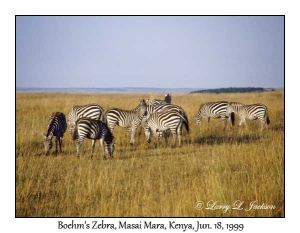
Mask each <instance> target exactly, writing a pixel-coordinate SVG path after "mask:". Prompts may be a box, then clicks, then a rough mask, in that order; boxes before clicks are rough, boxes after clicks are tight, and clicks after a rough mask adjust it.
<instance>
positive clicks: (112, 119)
mask: <svg viewBox="0 0 300 233" xmlns="http://www.w3.org/2000/svg"><path fill="white" fill-rule="evenodd" d="M146 114H147V105H146V102H145V100H144V99H142V100H140V104H139V105H138V106H137V107H136V108H135V109H133V110H130V111H128V110H122V109H119V108H113V109H110V110H108V111H107V112H106V121H107V126H108V127H109V128H110V130H111V131H112V132H113V130H114V128H115V127H116V125H118V126H121V127H125V128H127V129H130V130H131V139H130V144H131V145H133V144H134V136H135V131H136V129H137V127H138V126H140V124H141V121H142V119H143V117H144V116H145V115H146Z"/></svg>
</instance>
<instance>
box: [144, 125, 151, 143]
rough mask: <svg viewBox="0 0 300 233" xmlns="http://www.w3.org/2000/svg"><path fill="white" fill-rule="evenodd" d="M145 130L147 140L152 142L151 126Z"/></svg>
mask: <svg viewBox="0 0 300 233" xmlns="http://www.w3.org/2000/svg"><path fill="white" fill-rule="evenodd" d="M144 131H145V136H146V139H147V142H148V143H150V142H151V131H150V128H149V127H144Z"/></svg>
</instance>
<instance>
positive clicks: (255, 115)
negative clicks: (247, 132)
mask: <svg viewBox="0 0 300 233" xmlns="http://www.w3.org/2000/svg"><path fill="white" fill-rule="evenodd" d="M231 113H236V114H237V115H238V116H239V118H240V123H239V126H241V125H242V124H244V125H246V126H247V124H246V119H248V120H257V119H258V120H259V121H260V122H261V130H263V129H264V126H266V128H268V125H269V124H270V119H269V114H268V108H267V107H266V106H265V105H264V104H261V103H258V104H250V105H244V104H241V103H238V102H230V103H228V107H227V114H231Z"/></svg>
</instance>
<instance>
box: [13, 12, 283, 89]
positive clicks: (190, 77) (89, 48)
mask: <svg viewBox="0 0 300 233" xmlns="http://www.w3.org/2000/svg"><path fill="white" fill-rule="evenodd" d="M16 86H17V87H52V88H64V87H78V88H86V87H98V88H102V87H161V88H220V87H275V88H276V87H284V17H283V16H172V17H171V16H77V17H73V16H72V17H70V16H49V17H46V16H32V17H30V16H17V17H16Z"/></svg>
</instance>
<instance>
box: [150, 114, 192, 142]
mask: <svg viewBox="0 0 300 233" xmlns="http://www.w3.org/2000/svg"><path fill="white" fill-rule="evenodd" d="M146 122H147V128H146V133H147V134H146V136H147V141H148V142H150V129H151V131H152V133H153V135H154V136H155V138H156V139H158V137H160V136H161V134H162V133H163V132H165V131H167V130H170V131H171V133H172V135H173V146H175V145H176V136H177V137H178V143H179V146H181V133H182V124H184V125H185V128H186V130H187V132H189V124H188V121H187V120H186V118H184V117H183V116H182V115H181V114H179V113H178V112H177V111H174V110H173V111H172V110H170V111H165V112H155V113H152V114H149V115H148V116H147V119H146Z"/></svg>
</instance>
